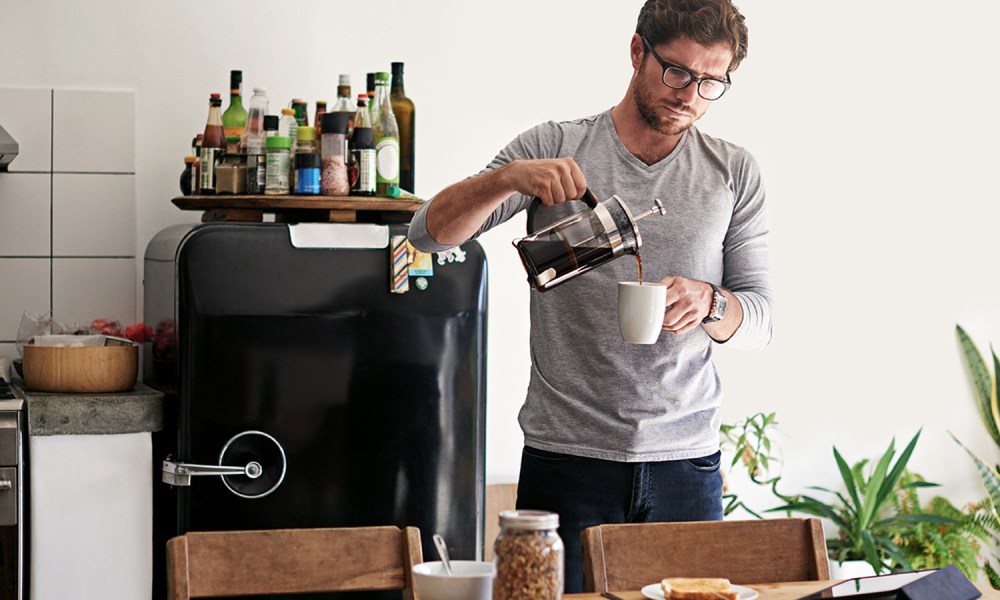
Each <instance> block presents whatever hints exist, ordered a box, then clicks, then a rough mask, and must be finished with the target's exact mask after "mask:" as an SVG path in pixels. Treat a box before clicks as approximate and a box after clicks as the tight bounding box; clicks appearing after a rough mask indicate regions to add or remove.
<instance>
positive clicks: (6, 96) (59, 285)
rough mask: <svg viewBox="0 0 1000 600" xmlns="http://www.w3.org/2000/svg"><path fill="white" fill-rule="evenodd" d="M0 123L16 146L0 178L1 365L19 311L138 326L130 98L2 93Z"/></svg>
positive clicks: (68, 93)
mask: <svg viewBox="0 0 1000 600" xmlns="http://www.w3.org/2000/svg"><path fill="white" fill-rule="evenodd" d="M0 124H3V126H4V127H5V128H6V129H7V131H9V132H10V133H11V135H12V136H14V139H16V140H17V142H18V144H19V146H20V154H19V155H18V157H17V158H15V159H14V161H13V162H12V163H11V171H12V172H10V173H0V282H2V283H0V356H3V355H4V354H3V353H6V352H11V353H12V354H13V345H12V342H13V341H14V340H15V339H16V334H17V329H18V325H19V323H20V321H21V314H22V313H23V312H25V311H28V312H36V313H45V312H51V313H52V316H53V318H54V319H55V320H57V321H60V322H66V323H68V322H73V321H75V322H77V323H79V324H81V325H86V324H89V323H90V322H91V321H92V320H93V319H96V318H112V319H117V320H119V321H121V323H122V325H130V324H132V323H134V322H136V321H138V318H137V317H136V296H137V291H136V290H137V289H141V288H139V287H138V283H137V282H136V257H135V256H134V254H135V235H136V209H135V173H134V171H135V159H134V153H135V106H134V95H133V94H132V93H131V92H120V91H115V92H106V91H96V90H51V89H15V88H0ZM26 172H27V173H26ZM35 257H38V258H35ZM73 257H85V258H73Z"/></svg>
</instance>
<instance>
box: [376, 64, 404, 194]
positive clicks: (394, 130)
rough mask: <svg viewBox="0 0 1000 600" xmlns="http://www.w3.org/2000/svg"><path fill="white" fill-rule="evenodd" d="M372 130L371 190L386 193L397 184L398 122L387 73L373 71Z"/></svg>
mask: <svg viewBox="0 0 1000 600" xmlns="http://www.w3.org/2000/svg"><path fill="white" fill-rule="evenodd" d="M369 113H370V115H371V118H372V132H373V133H374V134H375V185H376V187H375V193H376V195H378V196H388V195H389V187H390V186H391V187H398V186H399V126H398V125H397V124H396V117H395V115H393V113H392V103H391V102H390V101H389V74H388V73H386V72H385V71H379V72H378V73H376V74H375V104H374V105H373V106H372V107H371V109H369Z"/></svg>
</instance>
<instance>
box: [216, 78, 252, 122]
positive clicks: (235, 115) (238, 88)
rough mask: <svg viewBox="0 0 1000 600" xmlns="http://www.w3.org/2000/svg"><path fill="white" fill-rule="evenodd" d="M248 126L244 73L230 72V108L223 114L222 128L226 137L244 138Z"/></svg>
mask: <svg viewBox="0 0 1000 600" xmlns="http://www.w3.org/2000/svg"><path fill="white" fill-rule="evenodd" d="M246 125H247V111H246V109H245V108H243V71H230V72H229V108H227V109H226V112H224V113H222V127H223V129H224V130H225V132H226V137H227V138H228V137H242V136H243V130H244V129H245V128H246Z"/></svg>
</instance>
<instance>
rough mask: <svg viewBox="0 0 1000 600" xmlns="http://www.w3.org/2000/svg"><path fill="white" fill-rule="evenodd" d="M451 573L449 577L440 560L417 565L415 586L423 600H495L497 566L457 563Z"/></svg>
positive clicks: (453, 562) (452, 565)
mask: <svg viewBox="0 0 1000 600" xmlns="http://www.w3.org/2000/svg"><path fill="white" fill-rule="evenodd" d="M451 571H452V574H451V575H448V574H447V573H445V572H444V565H443V564H441V561H439V560H436V561H433V562H425V563H420V564H419V565H413V586H414V587H415V588H416V590H417V595H419V596H420V600H492V598H493V577H494V575H495V574H496V569H495V568H494V567H493V563H491V562H478V561H474V560H453V561H451Z"/></svg>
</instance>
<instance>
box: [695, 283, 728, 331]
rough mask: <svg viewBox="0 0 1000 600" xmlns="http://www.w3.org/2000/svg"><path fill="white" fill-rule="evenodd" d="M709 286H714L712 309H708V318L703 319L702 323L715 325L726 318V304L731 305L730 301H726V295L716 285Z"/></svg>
mask: <svg viewBox="0 0 1000 600" xmlns="http://www.w3.org/2000/svg"><path fill="white" fill-rule="evenodd" d="M708 285H710V286H712V307H711V308H709V309H708V316H707V317H705V318H704V319H702V320H701V322H702V323H715V322H716V321H719V320H721V319H722V317H724V316H726V304H728V303H729V300H727V299H726V296H725V294H723V293H722V290H720V289H719V288H718V287H716V285H715V284H714V283H710V284H708Z"/></svg>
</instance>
